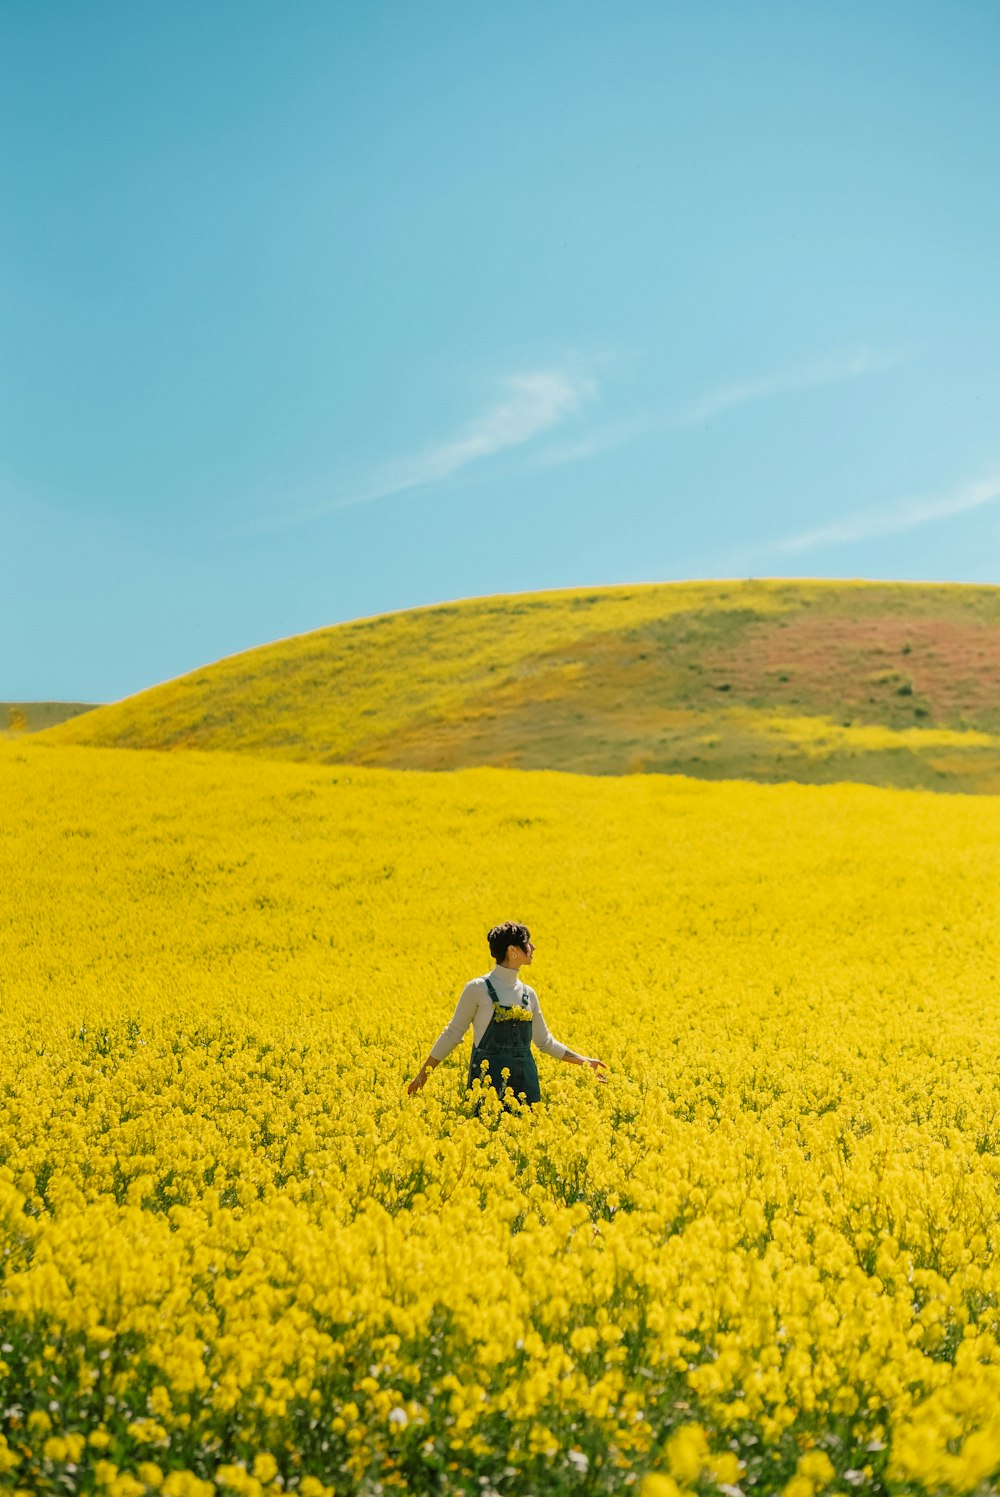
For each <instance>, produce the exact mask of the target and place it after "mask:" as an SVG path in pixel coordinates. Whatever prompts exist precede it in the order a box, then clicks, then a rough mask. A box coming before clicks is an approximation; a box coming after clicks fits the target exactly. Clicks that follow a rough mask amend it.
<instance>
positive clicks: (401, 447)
mask: <svg viewBox="0 0 1000 1497" xmlns="http://www.w3.org/2000/svg"><path fill="white" fill-rule="evenodd" d="M0 59H2V61H0V66H2V68H3V88H2V90H0V183H2V189H3V201H4V211H3V214H2V216H0V537H2V542H0V544H2V558H3V586H2V588H0V630H2V634H0V638H2V652H0V699H5V700H20V699H25V700H31V699H48V698H55V699H74V700H82V701H102V700H111V699H114V698H116V697H119V696H122V695H125V694H128V693H131V692H134V691H138V690H141V689H142V688H143V687H145V686H147V685H151V684H153V683H154V682H156V681H159V680H163V679H166V678H168V677H171V676H175V675H178V674H180V673H182V672H184V671H186V670H189V669H193V668H195V667H197V666H199V665H201V664H203V663H205V662H207V661H210V660H214V659H217V658H219V657H220V656H222V655H226V654H230V653H232V652H234V651H237V650H240V649H244V648H248V647H250V646H253V645H255V644H260V643H263V642H265V641H267V640H271V639H275V638H279V637H283V636H285V635H289V634H293V633H298V632H301V631H303V630H308V629H312V628H317V627H320V626H323V625H326V624H330V623H335V622H337V621H340V620H343V619H348V618H352V617H357V616H359V615H363V614H371V613H377V612H382V611H384V610H387V609H396V608H405V607H409V606H412V605H415V604H423V603H433V602H437V601H440V600H443V599H448V598H457V597H464V596H469V595H477V594H483V593H492V592H508V591H520V590H527V589H536V588H542V587H564V586H573V585H592V584H595V583H602V582H607V583H611V582H627V581H654V580H671V579H680V578H686V577H739V576H778V575H782V576H825V577H844V576H850V577H888V578H911V579H941V580H951V581H970V582H971V581H987V582H996V581H998V580H1000V578H998V575H997V572H998V566H997V562H998V558H1000V297H998V295H997V288H996V273H997V272H996V267H997V266H998V265H1000V193H998V191H997V183H998V181H1000V6H998V5H997V4H996V3H995V0H977V3H972V0H947V3H945V0H941V3H935V4H927V3H920V0H905V3H904V0H900V3H894V0H873V3H860V0H857V3H852V0H838V3H836V4H834V3H831V4H826V5H822V4H816V5H803V4H801V3H799V0H796V3H788V4H784V3H770V0H733V3H722V0H704V3H698V4H695V3H693V0H692V3H685V4H671V3H669V0H657V3H648V4H647V3H642V0H623V3H616V4H611V3H608V0H603V3H600V4H595V3H590V0H567V3H561V0H531V3H520V0H505V3H504V4H502V5H501V4H496V5H488V4H485V3H482V4H469V3H468V0H463V3H439V0H421V3H420V4H412V3H409V0H407V3H380V0H366V3H363V4H362V3H354V0H340V3H335V0H323V3H310V0H293V3H291V4H287V5H278V4H277V3H274V0H271V3H268V4H261V3H256V0H212V4H210V5H205V4H203V3H198V4H194V3H186V0H171V3H169V4H167V3H160V4H146V5H136V4H135V3H134V0H127V3H117V0H96V3H95V4H92V5H88V6H81V5H73V4H72V3H71V0H58V3H50V0H5V3H4V4H3V6H2V7H0Z"/></svg>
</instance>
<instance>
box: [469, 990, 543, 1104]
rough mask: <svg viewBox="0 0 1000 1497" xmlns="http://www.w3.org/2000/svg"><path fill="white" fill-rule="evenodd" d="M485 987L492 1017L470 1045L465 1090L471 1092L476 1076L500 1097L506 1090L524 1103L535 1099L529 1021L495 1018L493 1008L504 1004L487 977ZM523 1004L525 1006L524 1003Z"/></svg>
mask: <svg viewBox="0 0 1000 1497" xmlns="http://www.w3.org/2000/svg"><path fill="white" fill-rule="evenodd" d="M486 986H487V988H488V989H489V994H490V998H491V999H492V1001H493V1017H492V1019H491V1020H490V1022H489V1024H488V1025H487V1026H486V1033H485V1034H484V1035H483V1037H482V1039H481V1040H480V1041H479V1044H478V1045H475V1044H474V1045H473V1047H472V1059H471V1061H470V1062H469V1089H470V1091H471V1089H472V1083H473V1081H474V1080H475V1079H476V1077H477V1076H479V1077H480V1078H481V1079H482V1081H483V1083H484V1085H489V1086H492V1087H493V1088H494V1089H495V1090H496V1091H497V1092H498V1093H499V1094H500V1097H501V1099H502V1098H503V1096H504V1094H505V1093H506V1092H511V1093H512V1094H513V1095H514V1096H515V1097H519V1096H521V1094H522V1093H523V1094H524V1100H525V1101H526V1102H539V1101H541V1096H542V1094H541V1091H540V1089H539V1086H538V1067H537V1066H536V1065H535V1057H534V1056H533V1055H532V1053H531V1024H530V1022H529V1021H528V1020H527V1019H498V1018H497V1009H501V1010H502V1009H503V1007H504V1005H503V1004H501V1003H500V1002H499V1000H498V998H497V995H496V989H495V988H494V986H493V984H492V983H491V982H490V980H489V978H488V977H487V979H486ZM523 1006H524V1007H525V1008H527V1004H524V1005H523ZM484 1060H485V1061H487V1062H488V1069H487V1070H486V1071H481V1070H480V1067H481V1065H482V1063H483V1061H484ZM504 1070H508V1071H509V1072H510V1076H509V1077H508V1078H507V1080H506V1082H505V1081H504V1080H503V1075H502V1073H503V1071H504Z"/></svg>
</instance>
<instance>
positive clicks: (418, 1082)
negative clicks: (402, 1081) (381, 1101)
mask: <svg viewBox="0 0 1000 1497" xmlns="http://www.w3.org/2000/svg"><path fill="white" fill-rule="evenodd" d="M426 1082H427V1067H426V1066H421V1067H420V1070H419V1071H418V1072H417V1074H416V1075H415V1076H414V1078H413V1080H412V1081H411V1082H410V1084H409V1086H408V1087H407V1088H406V1091H407V1094H408V1095H409V1096H411V1097H415V1096H416V1095H417V1092H419V1091H420V1090H421V1089H422V1088H423V1086H424V1085H425V1084H426Z"/></svg>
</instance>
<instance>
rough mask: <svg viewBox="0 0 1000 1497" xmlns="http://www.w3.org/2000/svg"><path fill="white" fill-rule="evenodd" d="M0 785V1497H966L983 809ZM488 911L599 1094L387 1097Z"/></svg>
mask: <svg viewBox="0 0 1000 1497" xmlns="http://www.w3.org/2000/svg"><path fill="white" fill-rule="evenodd" d="M0 805H2V806H3V808H4V810H3V818H2V820H0V885H2V887H3V889H4V919H3V921H2V922H0V993H2V998H3V1006H2V1015H3V1026H4V1031H3V1045H2V1047H0V1265H2V1266H0V1487H2V1488H3V1489H4V1490H5V1491H9V1492H17V1493H19V1494H21V1497H29V1494H30V1497H41V1494H55V1493H65V1492H73V1491H82V1492H95V1493H98V1494H102V1497H104V1494H106V1497H146V1494H152V1493H162V1494H165V1497H227V1494H230V1493H234V1494H245V1497H275V1494H277V1493H296V1494H300V1497H334V1494H338V1497H339V1494H342V1493H346V1492H354V1491H359V1492H362V1493H368V1494H371V1497H375V1494H378V1493H382V1494H391V1492H392V1491H393V1490H398V1491H400V1492H413V1493H416V1494H420V1493H432V1492H433V1493H438V1494H456V1493H473V1492H475V1493H485V1492H490V1491H492V1492H498V1493H511V1494H517V1493H522V1494H524V1493H529V1492H530V1493H533V1494H535V1497H546V1494H550V1493H561V1492H581V1493H583V1492H586V1493H588V1494H600V1493H608V1494H610V1493H627V1492H628V1491H630V1490H632V1491H635V1492H636V1493H638V1492H640V1491H645V1493H646V1497H678V1494H692V1493H699V1494H709V1493H722V1494H728V1497H733V1494H734V1493H736V1492H737V1491H739V1492H741V1493H744V1494H746V1497H751V1494H753V1493H760V1494H770V1493H778V1492H780V1493H784V1494H785V1497H834V1494H845V1497H846V1494H850V1493H852V1492H859V1493H886V1494H893V1497H901V1494H914V1497H925V1494H926V1497H930V1494H946V1493H953V1494H959V1493H970V1494H972V1493H976V1492H983V1493H985V1492H988V1491H990V1490H993V1488H994V1487H995V1486H996V1483H997V1480H998V1473H1000V1424H998V1421H997V1414H996V1411H997V1408H998V1407H1000V1257H998V1254H997V1248H998V1244H1000V1010H998V1009H997V1006H996V1003H995V1001H994V1000H995V993H994V988H995V972H996V966H995V953H994V948H995V935H996V931H995V896H994V891H995V889H996V888H997V887H998V886H1000V802H997V801H993V800H990V799H987V798H983V799H981V800H974V799H973V798H971V797H963V796H954V797H934V796H931V795H927V794H916V793H902V792H900V793H893V792H883V791H877V790H871V789H866V788H863V787H850V786H829V787H801V786H774V787H762V786H746V785H739V784H735V783H727V784H719V785H712V784H707V783H696V782H693V781H688V780H682V779H670V778H656V777H645V778H643V777H635V778H632V779H626V780H610V779H593V780H590V779H585V778H583V777H574V776H568V775H566V776H550V775H545V774H540V775H526V774H513V773H511V772H505V771H501V770H495V771H482V770H479V771H471V772H468V773H459V774H454V775H451V776H444V775H429V774H428V775H422V774H417V773H406V774H396V773H391V772H384V771H378V770H344V769H342V768H339V767H336V768H331V767H330V766H326V767H323V766H299V765H290V764H279V763H268V762H264V761H254V760H252V759H247V758H242V759H241V758H236V757H226V756H223V755H198V754H190V755H169V754H162V755H161V754H152V753H148V754H147V753H135V752H134V753H129V752H124V751H120V750H117V751H116V750H101V749H83V748H52V747H48V748H47V747H45V746H43V745H40V744H32V743H30V742H16V743H10V744H0ZM510 807H516V810H514V811H512V810H511V809H510ZM505 839H506V840H509V841H510V842H511V843H512V845H513V844H516V848H517V853H518V856H517V857H516V859H515V858H511V859H509V860H503V861H500V860H495V859H494V860H490V859H486V860H484V859H483V858H482V856H481V853H482V848H483V847H484V846H489V847H496V846H497V845H499V844H501V843H502V842H503V841H504V840H505ZM429 841H431V842H433V843H434V845H436V846H438V847H442V848H447V849H448V856H447V857H446V858H444V857H442V858H440V859H433V860H428V858H427V856H426V847H427V845H428V842H429ZM471 866H475V867H476V868H477V869H478V872H477V876H476V879H475V880H474V881H472V880H470V879H469V878H468V869H469V867H471ZM510 910H516V911H517V912H519V913H521V912H523V914H524V915H525V918H527V919H529V920H530V923H531V928H532V932H533V934H534V935H535V937H536V940H537V942H538V954H537V957H536V959H535V963H534V966H533V968H532V982H533V984H534V985H535V986H536V987H537V988H538V991H539V994H540V997H541V999H542V1002H543V1005H544V1008H545V1012H546V1017H547V1019H548V1020H549V1022H550V1024H551V1027H552V1029H553V1032H554V1033H556V1034H558V1035H559V1036H560V1037H561V1038H563V1039H565V1040H566V1041H567V1042H568V1043H570V1044H572V1045H573V1047H574V1048H576V1049H580V1050H583V1051H585V1052H586V1053H591V1054H595V1053H596V1054H600V1055H601V1056H603V1057H604V1058H605V1059H606V1060H607V1061H608V1063H609V1066H610V1075H611V1079H610V1081H609V1083H608V1085H607V1086H604V1087H598V1086H596V1085H594V1084H593V1083H594V1077H593V1074H592V1072H591V1071H590V1070H589V1069H588V1068H581V1067H571V1066H562V1065H557V1064H555V1063H554V1062H551V1061H549V1060H547V1059H546V1058H545V1057H544V1056H542V1057H539V1072H540V1076H541V1085H542V1091H543V1105H541V1106H538V1107H535V1108H532V1109H525V1110H524V1111H518V1110H516V1109H515V1110H513V1111H506V1110H504V1108H503V1107H502V1105H501V1104H500V1102H499V1099H497V1098H496V1097H495V1096H493V1094H492V1093H486V1094H485V1095H484V1096H483V1097H482V1099H481V1105H480V1107H479V1108H478V1110H476V1108H475V1107H474V1106H473V1105H472V1104H471V1103H470V1099H469V1097H468V1095H467V1093H466V1091H465V1076H466V1067H467V1064H468V1051H467V1050H466V1051H464V1053H463V1052H456V1054H455V1055H454V1056H452V1057H451V1058H450V1059H449V1061H448V1062H447V1063H446V1064H445V1065H444V1066H442V1067H441V1068H440V1069H438V1070H437V1071H435V1073H434V1075H433V1077H432V1079H431V1082H430V1083H429V1084H428V1085H427V1086H426V1087H425V1088H424V1090H423V1091H421V1092H420V1093H419V1095H418V1096H416V1097H413V1098H410V1097H408V1096H407V1093H406V1090H405V1085H404V1083H405V1082H406V1080H407V1078H408V1077H410V1076H412V1075H413V1074H414V1072H415V1069H416V1067H417V1065H418V1064H419V1061H420V1059H421V1058H422V1056H423V1055H424V1054H425V1053H426V1048H427V1044H428V1040H429V1039H430V1038H433V1036H434V1034H436V1033H437V1032H438V1030H439V1029H440V1026H441V1023H442V1021H443V1019H444V1018H446V1017H447V1015H448V1014H449V1013H450V1011H451V1008H452V1006H453V1004H454V1000H455V996H456V994H457V992H458V991H459V990H460V989H461V987H462V985H463V984H464V982H465V981H466V980H467V978H468V977H470V976H472V975H473V974H474V973H475V972H476V971H477V969H479V970H481V969H482V967H483V966H484V965H485V963H486V951H485V942H484V939H483V937H484V932H485V931H486V929H487V928H488V927H489V925H490V924H491V923H493V922H495V920H496V919H497V918H500V917H501V916H503V915H505V914H506V913H507V912H508V911H510ZM429 914H430V915H432V916H433V920H434V924H435V929H436V932H437V935H436V938H435V948H434V958H435V960H434V966H433V968H431V967H430V966H429V965H428V963H427V962H426V961H425V960H417V959H415V954H423V953H425V952H426V937H427V928H428V918H429ZM443 974H447V976H443Z"/></svg>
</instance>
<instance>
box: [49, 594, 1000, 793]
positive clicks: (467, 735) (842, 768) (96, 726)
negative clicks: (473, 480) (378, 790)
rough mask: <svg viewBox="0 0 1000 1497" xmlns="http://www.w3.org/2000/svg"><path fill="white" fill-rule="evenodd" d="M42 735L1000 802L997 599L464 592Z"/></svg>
mask: <svg viewBox="0 0 1000 1497" xmlns="http://www.w3.org/2000/svg"><path fill="white" fill-rule="evenodd" d="M39 736H40V738H41V739H42V740H43V741H51V742H59V743H65V744H69V743H77V744H92V745H98V746H105V747H119V748H155V749H177V750H181V749H221V750H228V751H236V752H245V753H250V754H255V755H260V756H263V757H266V758H274V759H295V760H307V761H314V762H322V763H330V764H334V763H350V764H364V765H379V766H384V767H387V768H397V769H407V768H416V769H453V768H458V767H467V766H474V765H485V764H491V765H498V766H502V767H510V768H522V769H557V770H573V771H581V772H585V773H592V774H627V773H637V772H660V773H682V774H687V775H694V776H697V777H700V778H704V779H723V778H726V779H729V778H739V779H750V780H758V781H766V782H775V781H780V780H798V781H805V782H811V783H828V782H831V781H839V780H853V781H861V782H865V783H869V784H879V785H899V786H906V787H923V788H928V789H936V790H953V791H974V792H986V793H1000V588H993V587H969V586H958V585H944V584H940V585H938V584H935V585H924V584H908V583H861V582H819V581H804V582H799V581H794V582H790V581H748V582H723V583H676V584H657V585H643V586H629V587H606V588H590V589H575V590H567V591H560V592H548V593H526V594H514V595H510V596H497V597H487V598H477V599H470V600H466V601H463V602H458V603H449V604H443V605H440V606H436V607H430V608H421V609H414V610H410V611H407V612H402V613H393V614H385V615H381V616H379V617H376V618H370V619H361V620H358V621H356V622H353V623H348V624H342V625H338V626H336V627H333V628H328V629H320V630H317V631H315V632H313V633H310V634H304V635H299V636H296V637H294V638H291V639H286V640H281V641H279V642H277V643H274V644H269V645H265V646H262V647H260V648H258V649H253V650H248V651H246V652H245V653H242V654H239V655H234V656H230V657H228V658H227V659H225V660H221V661H218V662H217V663H216V664H214V665H210V666H206V667H205V668H203V669H201V670H197V671H194V672H192V673H190V674H189V675H186V676H183V677H180V678H178V679H177V680H174V681H169V682H166V683H164V684H163V685H160V686H156V687H153V688H152V689H150V690H148V691H144V692H142V693H140V694H139V695H137V696H134V697H129V698H127V699H125V700H124V701H121V702H117V703H114V704H112V705H110V706H106V707H99V708H96V709H95V710H93V711H90V712H87V713H84V714H82V715H80V716H77V717H74V718H72V719H70V720H68V721H66V722H63V723H61V724H59V725H58V726H55V727H52V728H49V729H47V730H46V731H45V732H44V733H42V734H41V735H39Z"/></svg>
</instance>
